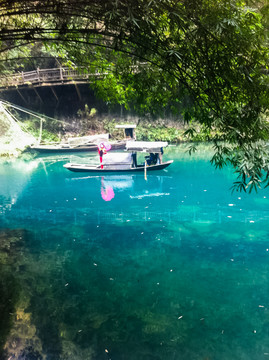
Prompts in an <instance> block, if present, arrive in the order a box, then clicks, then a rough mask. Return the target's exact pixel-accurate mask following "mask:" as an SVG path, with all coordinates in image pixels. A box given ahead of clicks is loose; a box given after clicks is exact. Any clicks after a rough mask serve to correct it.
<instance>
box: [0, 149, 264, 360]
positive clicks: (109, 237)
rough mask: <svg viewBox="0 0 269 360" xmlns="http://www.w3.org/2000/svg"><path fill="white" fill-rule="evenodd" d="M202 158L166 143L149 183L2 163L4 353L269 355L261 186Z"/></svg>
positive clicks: (49, 165)
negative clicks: (245, 186)
mask: <svg viewBox="0 0 269 360" xmlns="http://www.w3.org/2000/svg"><path fill="white" fill-rule="evenodd" d="M210 155H211V154H210V149H209V147H207V146H201V147H200V148H199V150H198V152H197V153H196V154H195V155H192V157H190V156H189V155H188V154H187V153H186V146H181V147H170V148H169V149H168V151H166V153H165V155H164V159H174V160H175V162H174V163H173V164H172V165H171V166H170V167H169V168H168V169H167V170H166V171H160V172H153V173H148V176H147V181H146V180H145V179H144V174H139V175H131V174H128V175H125V174H123V175H122V174H118V175H105V176H104V177H100V176H96V175H95V176H92V175H90V176H89V174H79V173H71V172H69V171H68V170H66V169H65V168H63V164H64V163H66V162H69V161H70V160H72V161H76V162H85V161H91V162H92V161H94V159H93V157H94V156H95V154H90V155H89V154H88V155H85V154H84V155H81V156H78V155H76V156H66V155H65V156H47V157H39V158H35V159H32V160H29V159H28V160H22V159H21V160H13V161H8V162H7V161H2V162H1V168H0V176H1V182H0V214H1V217H0V347H1V350H0V358H1V359H8V358H10V359H31V360H35V359H50V360H57V359H72V360H73V359H79V360H80V359H81V360H82V359H83V360H85V359H86V360H99V359H100V360H103V359H104V360H108V359H111V360H123V359H126V360H133V359H134V360H149V359H151V360H155V359H156V360H158V359H160V360H177V359H180V360H185V359H186V360H196V359H197V360H198V359H199V360H200V359H202V360H209V359H210V360H213V359H216V360H231V359H233V360H239V359H240V360H259V359H266V358H268V359H269V311H268V309H269V293H268V290H269V272H268V270H269V207H268V205H269V191H268V190H262V191H260V192H259V193H258V194H251V195H246V194H242V193H234V194H231V191H230V187H231V185H232V182H233V180H234V176H233V173H232V171H231V169H224V170H222V171H220V170H215V169H214V168H213V167H212V166H211V165H210V163H209V159H210Z"/></svg>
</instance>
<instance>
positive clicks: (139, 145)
mask: <svg viewBox="0 0 269 360" xmlns="http://www.w3.org/2000/svg"><path fill="white" fill-rule="evenodd" d="M166 146H168V142H167V141H127V143H126V150H129V151H142V152H149V153H151V152H152V153H158V152H162V148H164V147H166Z"/></svg>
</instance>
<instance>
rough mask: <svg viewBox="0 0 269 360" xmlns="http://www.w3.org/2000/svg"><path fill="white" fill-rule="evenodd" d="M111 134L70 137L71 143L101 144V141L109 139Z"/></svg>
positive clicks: (69, 142) (69, 141)
mask: <svg viewBox="0 0 269 360" xmlns="http://www.w3.org/2000/svg"><path fill="white" fill-rule="evenodd" d="M108 138H109V134H97V135H89V136H82V137H73V138H69V139H68V144H69V145H84V144H89V143H93V144H99V143H100V142H101V141H104V140H106V141H108Z"/></svg>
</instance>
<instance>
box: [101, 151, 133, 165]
mask: <svg viewBox="0 0 269 360" xmlns="http://www.w3.org/2000/svg"><path fill="white" fill-rule="evenodd" d="M132 161H133V159H132V154H130V153H125V152H124V153H121V152H118V153H109V152H108V153H107V154H106V155H104V156H103V164H104V165H110V164H119V165H126V164H128V165H130V164H132Z"/></svg>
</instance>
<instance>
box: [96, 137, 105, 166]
mask: <svg viewBox="0 0 269 360" xmlns="http://www.w3.org/2000/svg"><path fill="white" fill-rule="evenodd" d="M98 154H99V158H100V164H101V169H103V168H104V165H103V155H105V154H106V148H105V145H104V144H103V143H101V144H99V145H98Z"/></svg>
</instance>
